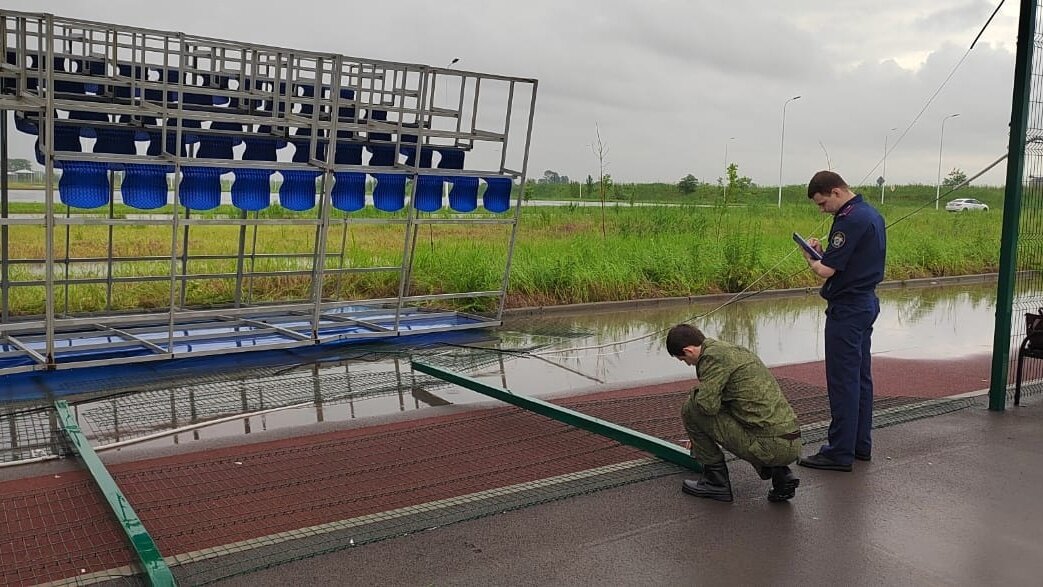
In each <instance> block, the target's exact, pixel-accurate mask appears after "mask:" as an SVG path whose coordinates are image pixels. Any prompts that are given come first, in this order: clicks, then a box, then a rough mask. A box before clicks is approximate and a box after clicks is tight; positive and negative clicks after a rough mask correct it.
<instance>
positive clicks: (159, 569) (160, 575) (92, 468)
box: [54, 400, 176, 587]
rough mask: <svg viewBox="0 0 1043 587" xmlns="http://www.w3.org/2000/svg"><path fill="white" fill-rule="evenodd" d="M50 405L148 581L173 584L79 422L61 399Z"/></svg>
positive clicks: (168, 569)
mask: <svg viewBox="0 0 1043 587" xmlns="http://www.w3.org/2000/svg"><path fill="white" fill-rule="evenodd" d="M54 407H55V409H56V410H57V412H58V420H59V421H60V422H61V424H62V429H63V430H65V434H66V435H67V436H68V437H69V441H70V442H72V445H73V448H74V449H75V450H76V453H77V454H79V455H80V458H81V459H83V464H84V466H86V467H87V470H88V471H89V472H90V474H91V477H94V482H95V483H96V484H97V485H98V488H99V489H101V492H102V494H103V495H104V496H105V501H107V502H108V503H109V507H110V508H112V512H113V513H114V514H116V519H117V520H118V521H119V523H120V525H121V526H123V531H124V532H126V534H127V538H129V539H130V545H131V547H132V548H133V549H134V552H135V554H137V555H138V560H139V561H141V566H142V567H143V568H144V571H145V575H146V576H147V578H148V582H149V585H153V586H162V587H166V586H168V585H176V583H175V581H174V575H173V574H172V573H171V572H170V568H169V567H167V563H166V562H165V561H164V560H163V555H161V554H160V553H159V548H157V547H156V543H155V541H153V540H152V537H151V536H149V533H148V531H147V530H146V529H145V526H144V524H142V523H141V519H140V518H138V515H137V514H136V513H135V512H134V508H132V507H131V506H130V502H128V501H127V498H126V497H125V496H124V495H123V492H122V491H120V488H119V486H118V485H116V480H115V479H113V478H112V475H110V474H109V471H108V469H106V468H105V465H104V464H103V463H102V462H101V459H99V458H98V454H97V453H95V452H94V448H93V447H92V446H91V443H90V442H89V441H88V440H87V437H86V436H84V434H83V432H82V431H81V430H80V425H79V424H77V423H76V417H75V416H74V415H73V413H72V410H70V409H69V404H68V403H67V402H66V401H65V400H58V401H57V402H55V403H54Z"/></svg>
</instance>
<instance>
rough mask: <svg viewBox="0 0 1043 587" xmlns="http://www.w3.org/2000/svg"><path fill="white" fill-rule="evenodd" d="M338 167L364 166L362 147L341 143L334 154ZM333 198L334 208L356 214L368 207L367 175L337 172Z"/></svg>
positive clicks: (355, 172)
mask: <svg viewBox="0 0 1043 587" xmlns="http://www.w3.org/2000/svg"><path fill="white" fill-rule="evenodd" d="M333 160H334V163H336V164H337V165H362V145H360V144H358V143H347V142H344V141H339V142H338V143H337V152H336V153H335V154H334V158H333ZM333 179H334V182H333V189H332V190H331V196H332V201H333V207H334V208H336V209H338V210H343V211H344V212H355V211H356V210H361V209H362V208H364V207H365V206H366V174H365V173H361V172H358V171H335V172H334V173H333Z"/></svg>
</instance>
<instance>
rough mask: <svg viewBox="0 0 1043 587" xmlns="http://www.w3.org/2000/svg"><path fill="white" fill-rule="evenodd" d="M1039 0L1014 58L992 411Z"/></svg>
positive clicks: (1000, 401) (1005, 357) (1030, 8)
mask: <svg viewBox="0 0 1043 587" xmlns="http://www.w3.org/2000/svg"><path fill="white" fill-rule="evenodd" d="M1035 28H1036V0H1022V1H1021V15H1020V20H1019V22H1018V45H1017V51H1016V53H1015V56H1014V92H1013V96H1012V97H1011V107H1010V139H1009V143H1008V145H1007V188H1006V190H1005V192H1004V196H1003V233H1002V236H1001V237H1000V271H999V279H998V280H997V282H996V321H995V327H994V328H995V329H994V330H993V337H992V370H991V377H990V381H989V409H990V410H994V411H1003V409H1004V408H1005V407H1006V405H1007V365H1008V363H1009V362H1010V330H1011V328H1010V321H1011V317H1012V314H1013V302H1014V280H1015V278H1016V276H1017V270H1018V267H1017V263H1018V223H1019V222H1020V220H1021V191H1022V190H1021V187H1022V184H1023V183H1024V172H1025V130H1026V128H1027V127H1028V116H1029V101H1030V97H1031V90H1032V77H1033V76H1032V61H1033V59H1032V48H1033V45H1034V39H1035V35H1036V31H1035Z"/></svg>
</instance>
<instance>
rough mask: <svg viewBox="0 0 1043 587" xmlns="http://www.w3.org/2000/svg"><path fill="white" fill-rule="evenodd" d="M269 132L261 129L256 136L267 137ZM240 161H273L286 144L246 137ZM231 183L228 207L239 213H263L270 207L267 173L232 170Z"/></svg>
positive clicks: (266, 129)
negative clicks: (233, 178) (234, 208)
mask: <svg viewBox="0 0 1043 587" xmlns="http://www.w3.org/2000/svg"><path fill="white" fill-rule="evenodd" d="M270 132H271V129H270V128H269V127H267V126H261V127H259V128H258V129H257V134H258V135H265V134H267V133H270ZM245 142H246V150H245V151H243V161H275V160H276V159H277V154H276V152H277V151H278V150H279V149H281V148H282V147H284V146H286V141H284V140H282V139H276V138H274V137H270V136H267V137H266V136H247V137H246V139H245ZM233 173H235V182H234V183H232V205H234V206H235V207H236V208H239V209H240V210H249V211H256V210H263V209H265V208H267V207H268V206H270V205H271V203H272V199H271V189H272V186H271V177H272V173H273V170H271V169H248V168H239V169H236V170H235V171H234V172H233Z"/></svg>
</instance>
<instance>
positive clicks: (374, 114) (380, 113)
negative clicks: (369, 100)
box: [366, 109, 391, 141]
mask: <svg viewBox="0 0 1043 587" xmlns="http://www.w3.org/2000/svg"><path fill="white" fill-rule="evenodd" d="M387 119H388V113H387V110H373V109H370V110H369V112H368V113H367V114H366V120H387ZM366 138H368V139H369V140H371V141H390V140H391V135H390V134H389V133H385V132H371V133H367V135H366Z"/></svg>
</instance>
